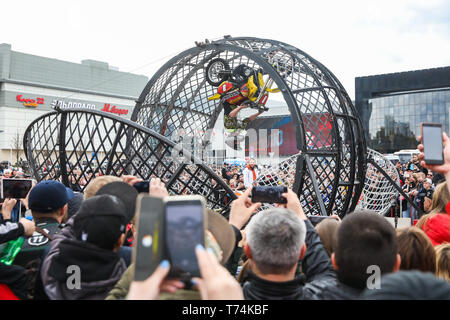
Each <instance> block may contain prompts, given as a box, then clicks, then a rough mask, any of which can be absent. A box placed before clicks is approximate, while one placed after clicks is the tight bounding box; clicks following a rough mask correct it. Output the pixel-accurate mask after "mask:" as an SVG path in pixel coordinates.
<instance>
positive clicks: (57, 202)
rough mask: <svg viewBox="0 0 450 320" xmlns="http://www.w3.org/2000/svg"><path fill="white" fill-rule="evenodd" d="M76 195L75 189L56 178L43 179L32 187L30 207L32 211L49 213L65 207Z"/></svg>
mask: <svg viewBox="0 0 450 320" xmlns="http://www.w3.org/2000/svg"><path fill="white" fill-rule="evenodd" d="M73 197H74V194H73V191H72V190H71V189H69V188H66V187H65V186H64V185H63V184H62V183H61V182H59V181H56V180H46V181H41V182H39V183H38V184H37V185H35V186H34V188H32V189H31V191H30V194H29V196H28V207H29V208H30V209H31V210H32V211H36V212H39V213H48V212H52V211H55V210H57V209H60V208H62V207H64V205H65V204H66V203H68V202H69V200H71V199H72V198H73Z"/></svg>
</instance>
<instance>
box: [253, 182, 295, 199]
mask: <svg viewBox="0 0 450 320" xmlns="http://www.w3.org/2000/svg"><path fill="white" fill-rule="evenodd" d="M286 192H287V187H285V186H275V187H274V186H256V187H253V189H252V202H253V203H255V202H262V203H287V199H286V198H285V197H283V196H282V194H283V193H286Z"/></svg>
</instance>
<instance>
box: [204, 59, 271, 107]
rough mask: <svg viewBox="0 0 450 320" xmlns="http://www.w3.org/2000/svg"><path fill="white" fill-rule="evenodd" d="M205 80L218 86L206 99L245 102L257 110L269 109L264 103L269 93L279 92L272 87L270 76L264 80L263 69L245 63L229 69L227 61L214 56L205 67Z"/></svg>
mask: <svg viewBox="0 0 450 320" xmlns="http://www.w3.org/2000/svg"><path fill="white" fill-rule="evenodd" d="M206 81H207V82H208V83H209V84H210V85H211V86H213V87H218V89H217V93H216V94H215V95H213V96H211V97H208V101H211V100H221V102H227V103H229V104H230V105H233V106H237V105H242V104H247V105H249V107H251V108H254V109H258V110H261V109H262V110H264V111H267V110H269V109H268V108H267V107H266V106H265V105H266V103H267V100H268V98H269V93H276V92H280V90H279V89H278V88H272V85H273V82H274V81H273V80H272V79H271V78H270V76H269V77H268V78H267V80H266V81H264V77H263V70H262V69H259V70H257V71H256V70H254V69H252V68H250V67H248V66H246V65H239V66H238V67H236V68H235V69H233V70H232V69H231V68H230V66H229V64H228V62H227V61H225V60H224V59H222V58H216V59H213V60H211V61H210V62H209V64H208V65H207V67H206Z"/></svg>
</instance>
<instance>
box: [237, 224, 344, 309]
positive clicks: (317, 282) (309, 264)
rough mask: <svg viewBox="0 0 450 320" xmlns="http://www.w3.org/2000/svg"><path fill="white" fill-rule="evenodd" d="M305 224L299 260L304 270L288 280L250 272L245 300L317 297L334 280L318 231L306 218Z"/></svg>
mask: <svg viewBox="0 0 450 320" xmlns="http://www.w3.org/2000/svg"><path fill="white" fill-rule="evenodd" d="M305 224H306V239H305V243H306V254H305V256H304V258H303V260H302V261H301V267H302V271H303V273H304V274H303V275H300V276H297V277H296V278H295V279H294V280H291V281H285V282H273V281H268V280H264V279H261V278H260V277H258V276H256V275H255V274H253V273H252V272H249V279H248V281H247V282H245V283H244V286H243V291H244V298H245V299H246V300H316V299H318V297H317V294H318V293H320V292H322V290H323V288H324V287H326V286H329V285H336V284H337V279H336V272H335V271H334V269H333V266H332V265H331V260H330V257H329V256H328V254H327V252H326V251H325V248H324V247H323V245H322V242H321V241H320V238H319V235H318V234H317V232H316V230H315V229H314V226H313V225H312V224H311V222H310V221H309V220H306V221H305Z"/></svg>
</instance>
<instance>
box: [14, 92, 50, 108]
mask: <svg viewBox="0 0 450 320" xmlns="http://www.w3.org/2000/svg"><path fill="white" fill-rule="evenodd" d="M16 100H17V101H19V102H22V103H23V105H24V106H25V107H34V108H36V107H37V105H38V104H44V98H39V97H38V98H36V99H25V98H22V95H21V94H18V95H17V96H16Z"/></svg>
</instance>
